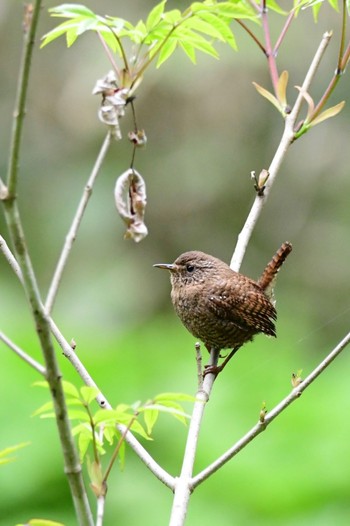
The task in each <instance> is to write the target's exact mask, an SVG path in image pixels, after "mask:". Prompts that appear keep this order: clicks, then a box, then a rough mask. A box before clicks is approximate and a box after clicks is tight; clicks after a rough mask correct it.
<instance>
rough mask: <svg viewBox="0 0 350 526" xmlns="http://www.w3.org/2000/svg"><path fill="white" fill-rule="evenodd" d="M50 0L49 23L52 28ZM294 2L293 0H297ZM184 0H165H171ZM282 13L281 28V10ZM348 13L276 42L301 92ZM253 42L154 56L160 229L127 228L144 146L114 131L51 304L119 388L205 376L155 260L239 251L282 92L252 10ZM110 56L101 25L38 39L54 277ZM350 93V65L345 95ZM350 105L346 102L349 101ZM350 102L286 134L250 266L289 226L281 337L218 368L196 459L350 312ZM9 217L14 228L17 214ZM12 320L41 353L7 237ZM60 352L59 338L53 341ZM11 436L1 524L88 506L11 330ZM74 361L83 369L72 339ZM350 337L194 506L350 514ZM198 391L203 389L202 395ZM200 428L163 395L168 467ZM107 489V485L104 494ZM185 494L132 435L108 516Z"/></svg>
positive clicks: (37, 219) (13, 48)
mask: <svg viewBox="0 0 350 526" xmlns="http://www.w3.org/2000/svg"><path fill="white" fill-rule="evenodd" d="M56 4H57V2H46V4H45V7H44V9H43V12H42V17H41V21H40V25H39V35H42V34H44V33H45V32H47V31H48V30H49V29H51V28H52V27H53V26H54V24H55V21H54V20H52V19H50V18H49V16H48V14H47V8H48V7H51V6H53V5H56ZM86 4H87V5H88V6H90V7H91V8H92V9H95V10H96V11H97V12H99V13H101V14H107V13H108V14H111V15H115V16H121V17H125V18H127V19H129V20H131V21H132V22H136V21H137V20H138V19H139V18H144V17H145V15H146V13H147V11H148V10H149V9H150V8H151V7H152V6H153V5H154V3H153V2H151V1H142V0H139V1H136V0H132V1H129V2H116V1H107V0H103V1H100V2H96V1H89V2H88V1H87V2H86ZM288 4H289V3H288V2H285V3H284V5H288ZM180 5H181V6H182V7H185V6H186V5H187V4H186V3H185V2H175V1H173V2H169V7H175V6H180ZM22 8H23V7H22V2H19V1H17V0H16V1H9V0H5V1H3V2H2V3H1V6H0V71H1V76H0V104H1V127H0V170H1V175H2V176H4V174H5V173H6V172H5V170H6V162H7V151H8V146H9V136H10V128H11V118H12V112H13V107H14V99H15V89H16V78H17V72H18V66H19V61H20V54H21V40H22V33H21V18H22ZM272 18H273V19H275V21H276V22H275V25H274V29H273V36H274V37H276V35H277V34H278V28H279V27H281V24H282V23H283V20H282V19H281V18H279V17H278V16H272ZM339 25H340V18H339V17H338V15H336V13H334V12H331V11H330V9H329V8H328V7H326V6H323V9H322V10H321V16H320V20H319V22H318V24H314V23H313V20H312V15H311V12H305V13H303V16H302V17H301V18H300V19H298V20H297V21H295V23H293V24H292V28H291V30H290V32H289V33H288V35H287V38H286V41H285V44H284V46H283V48H282V49H281V50H280V53H279V57H278V60H279V68H280V71H282V70H283V69H288V71H289V73H290V83H289V89H288V96H289V100H290V101H294V98H295V95H296V90H295V89H294V88H293V86H294V85H300V84H301V83H302V81H303V78H304V75H305V73H306V71H307V68H308V66H309V64H310V61H311V60H312V57H313V54H314V52H315V51H316V49H317V46H318V45H319V42H320V40H321V37H322V34H323V32H324V31H325V30H326V29H333V30H334V33H335V35H334V38H333V40H332V42H331V44H330V46H329V50H328V51H327V54H326V56H325V58H324V61H323V62H322V65H321V67H320V70H319V73H318V75H317V78H316V80H315V83H314V85H313V87H312V92H311V94H312V96H313V97H314V98H315V100H317V98H318V97H319V96H320V95H321V94H322V93H323V91H324V89H325V87H326V86H327V84H328V81H329V79H330V77H331V75H332V74H333V71H334V70H335V65H336V54H337V49H338V39H337V36H336V34H337V32H338V28H339ZM236 36H237V40H238V44H239V48H240V51H239V53H234V52H233V51H232V50H230V49H228V48H227V49H226V47H224V46H220V45H219V46H217V48H218V49H219V51H220V56H221V59H220V61H216V60H214V59H212V58H210V57H204V56H198V64H197V65H196V66H193V65H192V64H191V63H190V62H189V61H188V59H187V58H186V57H185V56H184V55H182V54H181V52H178V53H177V54H175V56H173V57H172V58H171V59H170V60H169V61H168V62H167V63H166V64H165V65H164V66H162V67H161V68H160V69H159V70H156V69H155V68H151V69H150V70H149V71H148V72H147V73H146V75H145V79H144V82H143V84H142V85H141V87H140V88H139V91H138V94H137V95H138V98H137V100H136V102H135V104H136V111H137V118H138V125H139V127H140V128H145V130H146V133H147V136H148V144H147V147H146V148H145V149H144V150H141V151H139V152H138V153H137V157H136V163H135V167H136V169H137V170H138V171H139V172H140V173H141V174H142V175H143V176H144V178H145V179H146V184H147V193H148V208H147V214H146V222H147V225H148V228H149V236H148V237H147V238H146V239H145V240H144V241H143V242H142V243H140V244H137V245H136V244H134V243H133V242H132V241H125V240H123V232H124V227H123V224H122V222H121V221H120V219H119V217H118V216H117V213H116V210H115V205H114V202H113V189H114V185H115V181H116V178H117V177H118V175H120V174H121V173H122V172H124V171H125V170H126V169H127V168H128V165H129V163H130V156H131V146H130V144H129V143H128V141H127V139H126V138H125V137H126V135H127V132H128V131H129V129H131V127H132V121H131V116H130V115H129V114H127V115H126V117H125V118H124V120H123V121H122V131H123V134H124V140H123V141H122V142H119V143H115V144H113V146H112V148H111V150H110V151H109V153H108V157H107V160H106V163H105V165H104V166H103V169H102V171H101V174H100V176H99V178H98V180H97V182H96V185H95V188H94V192H93V195H92V198H91V201H90V204H89V207H88V209H87V212H86V215H85V217H84V220H83V224H82V227H81V230H80V232H79V236H78V238H77V241H76V243H75V245H74V248H73V250H72V254H71V258H70V260H69V263H68V266H67V268H66V271H65V274H64V277H63V282H62V287H61V290H60V292H59V295H58V298H57V303H56V305H55V308H54V319H55V321H56V323H57V324H58V325H59V327H60V328H61V330H62V331H63V333H64V334H65V336H66V338H67V339H68V341H69V340H70V339H71V338H74V339H75V341H76V342H77V352H78V354H79V356H80V358H81V359H82V361H83V362H84V364H85V365H86V366H87V368H88V370H89V371H90V373H91V374H92V375H93V377H94V379H95V381H96V382H97V384H98V385H99V386H100V387H101V389H102V391H103V392H104V393H105V395H106V396H107V397H108V399H109V401H110V402H111V403H112V405H117V404H118V403H121V402H125V403H133V402H134V401H136V400H142V401H144V400H147V399H149V398H151V397H152V396H154V395H155V394H157V393H160V392H165V391H179V392H185V393H189V394H194V393H195V390H196V365H195V359H194V339H193V338H192V337H191V335H190V334H188V333H187V332H186V330H185V329H184V328H183V327H182V326H181V323H180V322H179V321H178V320H177V318H176V316H175V314H174V313H173V311H172V308H171V304H170V298H169V292H170V285H169V282H168V279H167V276H166V274H165V273H161V272H159V271H158V270H156V269H153V268H152V264H153V263H156V262H171V261H173V260H174V259H175V257H176V256H177V255H179V254H180V253H181V252H184V251H185V250H189V249H199V250H204V251H206V252H208V253H211V254H213V255H216V256H218V257H220V258H221V259H223V260H226V261H229V260H230V257H231V255H232V252H233V249H234V245H235V242H236V239H237V235H238V233H239V231H240V229H241V228H242V225H243V223H244V221H245V218H246V216H247V213H248V211H249V209H250V206H251V204H252V201H253V199H254V191H253V188H252V183H251V181H250V172H251V170H256V171H257V173H259V171H260V170H261V169H262V168H267V167H268V165H269V163H270V161H271V159H272V156H273V154H274V152H275V149H276V147H277V145H278V141H279V138H280V136H281V133H282V129H283V123H282V120H281V118H280V116H279V114H278V113H277V112H276V111H275V109H274V108H273V107H272V106H271V105H270V104H268V102H267V101H266V100H264V99H262V98H261V97H260V96H259V95H258V94H257V93H256V91H255V89H254V88H253V86H252V81H253V80H254V81H256V82H258V83H259V84H261V85H263V86H265V87H267V88H268V87H269V86H270V84H269V77H268V73H267V68H266V63H265V59H264V57H263V55H262V53H261V52H260V51H259V50H258V48H257V47H256V46H255V45H254V44H253V43H252V42H250V40H249V39H248V38H247V37H246V35H245V34H244V33H243V32H242V30H241V29H240V28H239V27H238V26H237V28H236ZM109 69H110V66H109V64H108V61H107V59H106V58H105V56H104V54H103V51H102V48H101V46H100V44H99V42H98V41H97V39H96V38H95V36H94V35H92V34H86V35H84V36H83V37H82V38H81V39H80V40H79V41H78V42H77V43H76V44H75V45H74V46H73V47H72V48H71V49H70V50H67V49H66V47H65V42H64V40H63V39H60V40H57V41H56V42H54V43H53V44H51V45H49V46H48V47H46V48H44V49H43V50H40V51H39V49H38V45H37V46H36V52H35V56H34V61H33V69H32V77H31V85H30V89H29V96H28V105H27V116H26V120H25V130H24V142H23V154H22V159H21V177H20V184H19V204H20V208H21V213H22V219H23V223H24V226H25V232H26V235H27V239H28V246H29V250H30V254H31V257H32V260H33V264H34V267H35V270H36V272H37V275H38V281H39V285H40V288H41V291H42V294H43V297H45V294H46V292H47V290H48V286H49V283H50V278H51V276H52V272H53V270H54V268H55V264H56V261H57V258H58V255H59V252H60V249H61V247H62V244H63V241H64V237H65V235H66V232H67V230H68V228H69V225H70V222H71V220H72V217H73V215H74V211H75V209H76V206H77V203H78V201H79V198H80V195H81V193H82V190H83V187H84V184H85V182H86V180H87V178H88V175H89V173H90V170H91V168H92V165H93V162H94V160H95V158H96V155H97V153H98V151H99V148H100V146H101V144H102V141H103V139H104V136H105V129H104V127H103V125H102V124H101V123H100V122H99V121H98V119H97V110H98V106H99V99H98V97H93V96H92V95H91V91H92V89H93V86H94V84H95V81H96V79H98V78H101V77H102V76H104V75H105V74H106V73H107V71H108V70H109ZM343 99H347V100H348V99H349V77H348V75H345V76H344V78H343V79H342V80H341V82H340V84H339V86H338V88H337V91H336V94H335V95H334V96H333V97H332V99H331V101H330V104H335V103H337V102H339V101H340V100H343ZM348 106H349V104H348ZM349 111H350V110H349V107H345V109H344V110H343V112H342V113H341V114H340V115H339V116H338V117H337V118H335V119H331V120H329V121H327V122H326V123H325V124H322V125H320V126H317V127H316V128H315V129H313V130H312V131H311V132H310V133H308V134H307V135H306V136H304V137H303V138H302V139H301V140H300V141H297V142H296V143H295V144H294V145H293V146H292V147H291V149H290V151H289V153H288V155H287V158H286V159H285V162H284V163H283V166H282V168H281V171H280V174H279V179H278V181H277V183H276V185H275V187H274V189H273V192H272V193H271V197H270V199H269V201H268V204H267V206H266V208H265V210H264V211H263V214H262V216H261V218H260V220H259V223H258V225H257V227H256V229H255V232H254V235H253V238H252V241H251V244H250V246H249V248H248V251H247V254H246V258H245V261H244V263H243V266H242V271H243V272H244V273H246V274H248V275H249V276H251V277H253V278H255V277H257V276H259V274H260V272H261V271H262V269H263V268H264V266H265V264H266V263H267V261H268V260H269V259H270V257H271V256H272V254H273V253H274V251H275V250H276V249H277V248H278V247H279V245H280V244H281V242H283V241H284V240H286V239H288V240H289V241H291V242H292V243H293V247H294V248H293V253H292V255H291V256H290V257H289V259H288V261H287V263H286V265H285V267H284V268H283V270H282V271H281V273H280V276H279V282H278V286H277V290H276V296H277V308H278V323H277V330H278V339H277V340H272V339H268V338H265V337H263V336H258V337H257V338H256V339H255V340H254V343H252V344H248V345H247V346H246V347H245V348H244V349H243V350H241V351H240V352H239V353H238V355H237V356H236V357H235V359H234V360H233V361H232V363H230V366H229V367H228V368H227V369H226V370H225V372H224V374H222V376H221V377H219V379H218V381H217V383H216V384H215V387H214V391H213V394H212V398H211V400H210V403H209V405H208V407H207V411H206V415H205V421H204V425H203V429H202V431H201V436H200V441H199V450H198V457H197V460H196V467H195V471H196V472H198V471H199V470H201V469H203V468H204V467H205V466H206V465H208V463H210V462H212V461H213V460H214V459H215V458H216V457H217V456H219V455H221V454H222V453H223V452H224V451H225V450H226V449H227V448H229V447H230V446H231V445H232V444H233V443H235V442H236V440H238V439H239V438H240V437H241V436H242V435H243V434H245V433H246V432H247V431H248V430H249V429H250V428H251V427H252V426H253V425H254V424H255V423H256V421H257V419H258V415H259V411H260V408H261V405H262V403H263V401H265V402H266V405H267V408H268V409H271V408H272V407H273V406H274V405H275V404H277V403H278V402H279V401H280V400H281V399H282V398H283V397H284V396H286V395H287V394H288V393H289V391H290V389H291V385H290V377H291V373H292V372H296V371H297V370H299V369H302V370H303V375H304V376H306V375H307V374H308V372H310V371H311V370H312V368H313V367H315V366H316V365H317V364H318V363H319V362H320V361H321V360H322V359H323V358H324V357H325V356H326V355H327V353H328V352H329V351H330V350H331V349H332V347H333V346H334V345H335V344H336V343H337V342H338V341H339V340H340V339H341V338H342V337H343V336H344V335H345V334H346V332H347V331H348V330H349V258H350V244H349V222H350V208H349V195H350V193H349V192H350V177H349V132H350V130H349V122H350V121H349V117H350V113H349ZM0 231H1V234H2V235H4V237H5V238H6V239H8V236H7V231H6V226H5V223H4V220H3V216H2V215H1V216H0ZM0 328H1V330H3V331H4V332H5V333H6V334H7V335H8V336H9V337H10V338H12V339H13V341H15V342H16V343H17V344H18V345H20V346H22V347H23V348H24V349H25V350H26V351H27V352H30V353H31V354H32V355H33V356H35V357H36V358H37V359H38V360H41V358H40V351H39V347H38V341H37V338H36V336H35V333H34V330H33V325H32V321H31V318H30V315H29V314H28V308H27V305H26V302H25V298H24V297H23V293H22V291H21V288H20V286H19V284H18V283H17V281H16V278H15V277H14V275H13V274H12V272H11V270H10V269H9V268H8V267H7V264H6V262H5V261H4V258H3V257H0ZM57 352H58V354H59V355H60V354H61V353H60V350H59V349H58V350H57ZM0 360H1V382H0V397H1V401H2V403H1V404H0V422H1V433H0V449H3V448H5V447H8V446H11V445H14V444H17V443H19V442H24V441H30V442H31V445H30V446H28V447H27V448H24V449H22V450H21V451H19V452H18V453H17V455H16V456H17V460H16V462H13V463H11V464H7V465H5V466H0V526H12V525H14V524H16V523H18V522H24V521H26V520H29V519H30V518H32V517H46V518H51V519H52V520H59V521H62V522H64V523H65V524H66V525H67V526H70V525H73V524H75V519H74V515H73V512H72V505H71V500H70V496H69V492H68V488H67V484H66V481H65V478H64V475H63V467H62V459H61V453H60V450H59V444H58V439H57V436H56V429H55V424H54V422H53V421H50V420H40V419H39V418H37V417H32V416H31V415H32V413H33V412H34V411H35V410H36V409H37V408H38V407H39V406H40V405H42V404H43V403H44V402H45V401H46V400H47V393H46V392H45V391H43V390H42V389H38V388H36V387H33V386H32V384H33V382H35V381H36V380H38V379H39V377H38V375H37V374H36V373H35V372H34V371H33V370H31V369H30V368H28V367H27V366H26V365H25V364H24V363H22V362H21V361H20V360H19V359H18V358H17V357H16V356H15V355H14V354H12V353H11V351H9V349H7V348H6V347H5V346H4V345H3V344H1V346H0ZM59 360H60V366H61V368H62V371H63V375H64V378H65V379H67V380H70V381H73V382H74V383H76V385H81V381H80V380H79V378H78V377H77V375H76V374H75V373H74V371H73V370H72V368H71V366H70V365H69V364H68V363H67V361H66V360H65V359H64V358H63V357H62V358H61V357H59ZM349 366H350V360H349V356H348V351H346V350H345V352H344V353H343V355H341V356H340V357H339V358H338V359H337V361H336V362H335V363H334V364H333V365H332V366H331V367H330V368H329V370H327V371H326V372H325V373H324V374H323V375H322V376H321V377H320V378H319V379H318V380H317V382H316V383H315V384H314V385H313V386H312V387H311V388H310V389H309V390H307V392H306V393H305V394H304V395H303V396H302V397H301V399H300V400H298V401H297V402H296V403H295V404H294V405H292V406H291V407H290V408H288V410H287V411H286V412H285V413H284V414H282V415H281V416H280V417H279V418H278V419H277V420H276V421H275V422H274V423H273V424H272V425H271V427H269V428H268V430H267V431H266V432H265V433H263V434H262V435H260V436H259V437H258V438H257V439H256V440H255V441H254V442H253V443H251V444H250V445H249V446H248V447H247V448H246V449H245V450H244V451H242V452H241V453H240V454H239V455H238V456H237V457H236V458H235V459H234V460H232V461H231V462H230V463H228V464H227V465H226V466H225V467H224V468H223V469H221V470H220V471H219V472H217V473H216V474H215V475H213V476H212V477H211V478H210V479H209V480H208V481H206V482H205V483H204V484H203V485H202V486H200V487H198V489H197V490H196V491H195V493H194V494H193V497H192V499H191V504H190V508H189V512H188V524H189V525H191V526H197V525H200V524H201V525H209V524H212V523H213V522H215V523H216V524H220V525H221V526H226V525H227V526H228V525H232V524H240V525H246V524H249V525H265V524H266V525H279V524H285V525H296V524H298V526H300V525H306V524H307V525H323V524H324V525H326V524H329V523H330V522H332V523H333V524H348V521H349V516H350V469H349V464H350V441H349V432H350V424H349V406H350V403H349V374H348V370H349ZM187 409H188V410H190V407H187ZM185 439H186V429H185V427H183V426H181V424H180V423H178V422H176V421H175V420H174V421H173V419H171V418H170V417H168V416H167V415H162V416H161V418H160V422H159V425H157V427H156V429H155V433H154V441H153V442H147V443H145V444H144V445H145V447H147V449H148V450H149V451H150V453H151V454H152V455H153V456H154V457H155V458H156V459H157V461H158V462H159V463H161V465H162V466H164V467H165V469H168V470H169V471H170V473H171V474H172V475H174V476H175V475H177V474H178V473H179V470H180V466H181V458H182V454H183V449H184V444H185ZM90 496H91V501H92V505H93V507H94V503H93V496H92V494H90ZM171 502H172V494H171V493H170V491H169V490H168V489H167V488H165V487H164V486H162V484H161V483H160V482H159V481H158V480H156V479H155V478H154V477H153V476H152V475H151V474H150V472H149V471H148V470H147V469H146V468H145V467H144V466H143V464H142V463H141V462H140V461H139V459H137V458H136V457H135V456H134V454H133V452H132V451H130V450H128V451H127V458H126V466H125V470H124V472H120V471H119V470H118V468H117V467H116V468H115V470H114V472H113V473H112V476H111V479H110V481H109V491H108V498H107V508H106V525H107V526H109V525H114V524H117V523H118V524H121V525H124V524H125V525H126V524H128V525H129V524H133V525H134V524H135V525H138V524H144V525H152V526H160V525H164V524H167V522H168V518H169V514H170V508H171Z"/></svg>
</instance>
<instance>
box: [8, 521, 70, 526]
mask: <svg viewBox="0 0 350 526" xmlns="http://www.w3.org/2000/svg"><path fill="white" fill-rule="evenodd" d="M17 526H64V524H63V523H62V522H56V521H50V520H48V519H31V520H30V521H28V522H26V523H25V524H17Z"/></svg>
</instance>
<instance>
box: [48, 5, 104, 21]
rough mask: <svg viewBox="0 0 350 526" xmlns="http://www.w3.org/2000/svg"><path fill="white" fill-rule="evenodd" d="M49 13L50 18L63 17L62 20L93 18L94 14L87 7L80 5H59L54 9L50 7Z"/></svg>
mask: <svg viewBox="0 0 350 526" xmlns="http://www.w3.org/2000/svg"><path fill="white" fill-rule="evenodd" d="M49 13H51V14H52V16H57V17H64V18H75V17H77V16H81V17H95V16H96V15H95V13H94V12H93V11H91V9H89V8H88V7H86V6H85V5H82V4H61V5H59V6H56V7H51V8H50V9H49Z"/></svg>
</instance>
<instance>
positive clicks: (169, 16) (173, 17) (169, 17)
mask: <svg viewBox="0 0 350 526" xmlns="http://www.w3.org/2000/svg"><path fill="white" fill-rule="evenodd" d="M163 19H164V20H165V21H166V22H169V23H170V24H171V25H175V24H177V23H178V22H179V21H180V20H181V19H182V15H181V11H179V9H172V10H171V11H168V12H167V13H164V15H163Z"/></svg>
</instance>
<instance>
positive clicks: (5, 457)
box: [0, 442, 30, 464]
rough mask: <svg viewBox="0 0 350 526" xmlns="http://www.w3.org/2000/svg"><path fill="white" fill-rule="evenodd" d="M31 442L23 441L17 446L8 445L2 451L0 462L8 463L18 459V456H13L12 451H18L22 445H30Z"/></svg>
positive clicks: (0, 452)
mask: <svg viewBox="0 0 350 526" xmlns="http://www.w3.org/2000/svg"><path fill="white" fill-rule="evenodd" d="M29 444H30V442H21V443H20V444H17V445H15V446H10V447H6V448H5V449H2V450H1V451H0V464H8V463H9V462H13V461H14V460H16V457H11V456H10V455H12V453H14V452H15V451H18V450H19V449H21V448H22V447H26V446H29Z"/></svg>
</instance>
